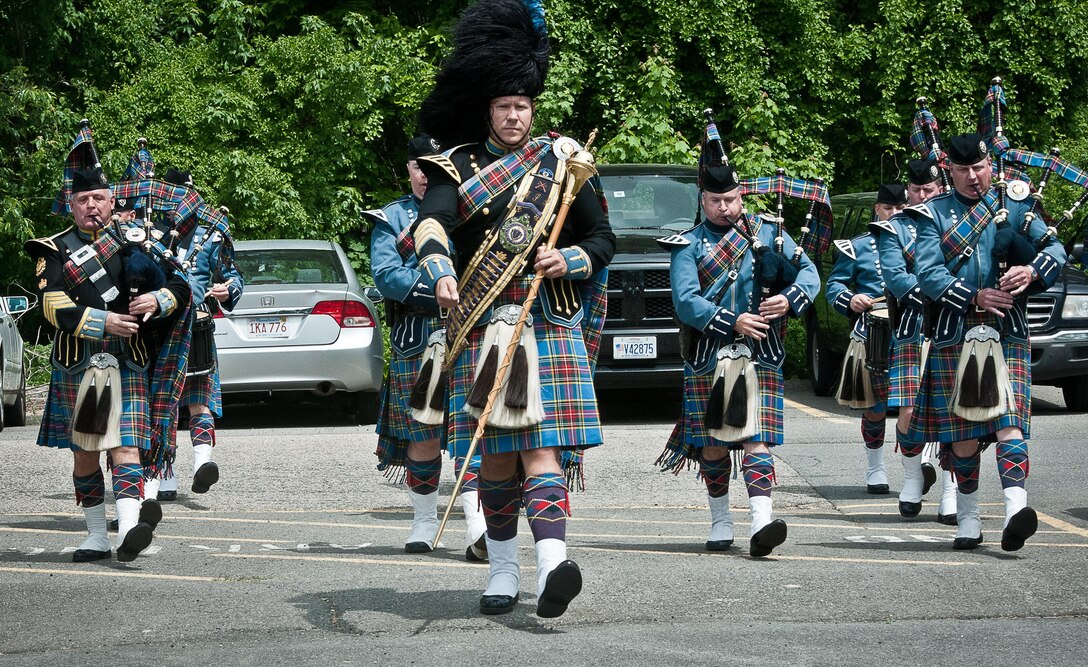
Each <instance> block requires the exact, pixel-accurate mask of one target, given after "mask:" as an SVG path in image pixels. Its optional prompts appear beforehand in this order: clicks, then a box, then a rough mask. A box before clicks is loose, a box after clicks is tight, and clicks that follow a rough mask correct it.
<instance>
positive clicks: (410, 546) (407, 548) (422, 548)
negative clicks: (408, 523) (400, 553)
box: [404, 542, 434, 554]
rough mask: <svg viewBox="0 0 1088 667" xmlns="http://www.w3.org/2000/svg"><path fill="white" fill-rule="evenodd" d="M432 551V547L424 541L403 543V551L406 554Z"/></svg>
mask: <svg viewBox="0 0 1088 667" xmlns="http://www.w3.org/2000/svg"><path fill="white" fill-rule="evenodd" d="M432 551H434V549H432V548H431V545H429V544H427V543H426V542H408V543H407V544H405V545H404V553H406V554H427V553H430V552H432Z"/></svg>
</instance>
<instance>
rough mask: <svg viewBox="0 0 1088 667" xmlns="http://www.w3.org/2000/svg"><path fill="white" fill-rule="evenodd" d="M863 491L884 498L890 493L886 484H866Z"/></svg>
mask: <svg viewBox="0 0 1088 667" xmlns="http://www.w3.org/2000/svg"><path fill="white" fill-rule="evenodd" d="M865 490H866V491H868V492H869V493H871V494H873V495H874V496H886V495H888V494H889V493H891V490H890V489H889V488H888V485H887V484H866V485H865Z"/></svg>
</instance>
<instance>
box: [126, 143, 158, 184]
mask: <svg viewBox="0 0 1088 667" xmlns="http://www.w3.org/2000/svg"><path fill="white" fill-rule="evenodd" d="M154 174H155V160H154V158H152V157H151V151H149V150H147V148H146V147H144V148H139V149H137V151H136V152H135V153H133V155H132V157H130V158H129V159H128V166H127V167H125V173H124V175H123V176H121V180H123V181H138V180H141V179H144V178H151V177H152V176H153V175H154Z"/></svg>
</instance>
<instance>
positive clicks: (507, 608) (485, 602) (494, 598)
mask: <svg viewBox="0 0 1088 667" xmlns="http://www.w3.org/2000/svg"><path fill="white" fill-rule="evenodd" d="M516 606H518V595H513V596H510V595H481V596H480V613H481V614H487V615H488V616H498V615H499V614H509V613H510V612H512V611H514V607H516Z"/></svg>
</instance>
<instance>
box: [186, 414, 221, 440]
mask: <svg viewBox="0 0 1088 667" xmlns="http://www.w3.org/2000/svg"><path fill="white" fill-rule="evenodd" d="M189 439H190V440H191V441H192V443H193V447H198V446H200V445H208V446H209V447H215V418H214V417H212V416H211V415H191V416H190V417H189Z"/></svg>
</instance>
